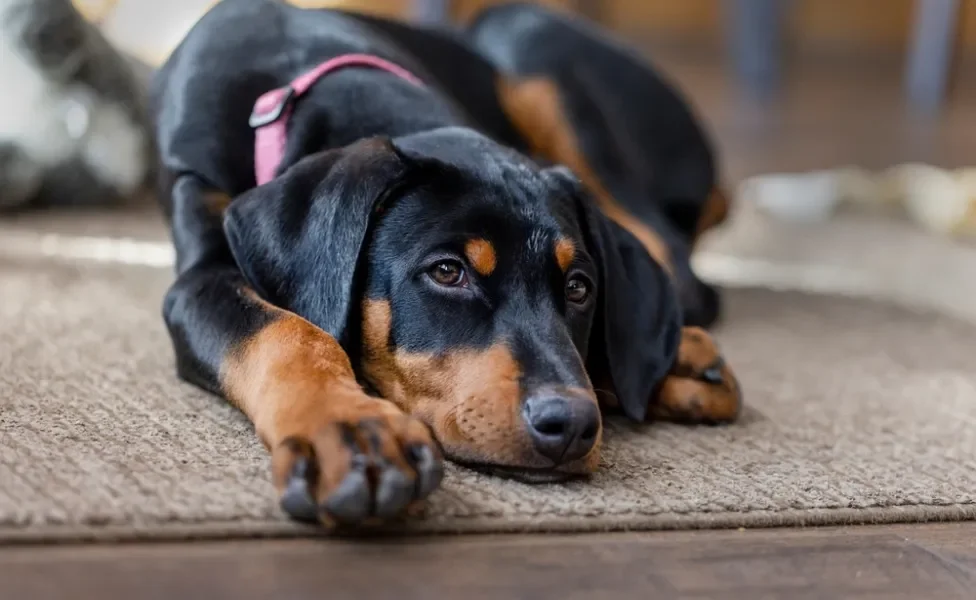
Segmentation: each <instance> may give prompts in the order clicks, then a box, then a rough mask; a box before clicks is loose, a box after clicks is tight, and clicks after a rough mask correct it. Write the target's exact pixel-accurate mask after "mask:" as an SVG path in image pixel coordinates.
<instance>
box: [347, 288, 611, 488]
mask: <svg viewBox="0 0 976 600" xmlns="http://www.w3.org/2000/svg"><path fill="white" fill-rule="evenodd" d="M391 319H392V317H391V313H390V304H389V302H387V301H383V300H367V301H365V302H364V304H363V331H364V336H363V337H364V340H363V343H364V364H363V369H364V373H365V375H366V377H367V379H369V381H370V383H371V384H372V385H373V386H375V387H376V388H377V390H378V391H379V392H380V394H381V395H382V396H383V397H384V398H388V399H389V400H392V401H393V402H394V403H396V404H397V405H398V406H399V407H400V408H401V409H403V410H404V411H405V412H407V413H408V414H410V415H413V416H415V417H417V418H419V419H420V420H421V421H423V422H425V423H426V424H427V425H428V426H429V427H430V428H431V429H432V430H433V432H434V436H435V437H436V438H437V439H438V440H439V441H440V443H441V445H442V447H443V448H444V451H445V453H446V454H447V455H448V456H449V457H451V458H454V459H456V460H464V461H472V462H481V463H491V464H496V465H507V466H516V467H546V466H548V461H547V460H546V459H544V458H542V457H540V456H538V455H537V454H536V452H535V451H534V449H533V447H532V441H531V439H530V438H529V436H528V434H527V432H526V430H525V425H524V423H523V421H522V416H521V389H520V387H519V376H520V369H519V366H518V364H517V363H516V361H515V359H514V358H513V357H512V354H511V351H510V350H509V348H508V347H507V346H506V345H505V344H504V343H498V344H495V345H493V346H491V347H490V348H488V349H486V350H482V351H476V350H460V351H455V352H452V353H450V354H448V355H445V356H433V355H428V354H420V353H411V352H406V351H403V350H397V349H391V348H390V347H389V335H390V331H391V327H392V322H391ZM585 393H586V395H587V397H589V398H591V399H592V398H593V393H592V392H591V391H585ZM594 402H595V399H594ZM598 463H599V441H598V442H597V444H596V445H595V446H594V449H593V450H592V451H591V452H590V453H589V455H587V456H586V457H584V458H583V459H581V460H579V461H574V462H573V463H569V464H566V465H563V466H561V467H560V468H559V469H558V470H560V471H563V472H567V473H588V472H592V471H593V470H595V469H596V467H597V465H598Z"/></svg>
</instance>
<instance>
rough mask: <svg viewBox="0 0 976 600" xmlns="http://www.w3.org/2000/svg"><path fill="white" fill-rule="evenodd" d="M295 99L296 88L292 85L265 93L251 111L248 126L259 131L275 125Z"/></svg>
mask: <svg viewBox="0 0 976 600" xmlns="http://www.w3.org/2000/svg"><path fill="white" fill-rule="evenodd" d="M294 98H295V88H293V87H291V86H290V85H287V86H285V87H280V88H278V89H276V90H271V91H270V92H265V93H264V94H262V95H261V97H260V98H258V99H257V101H256V102H255V103H254V110H252V111H251V116H250V118H248V120H247V124H248V125H250V126H251V128H252V129H259V128H261V127H264V126H265V125H270V124H272V123H274V122H275V121H277V120H278V119H280V118H281V115H283V114H284V112H285V109H287V108H288V106H289V105H290V104H291V102H292V100H294Z"/></svg>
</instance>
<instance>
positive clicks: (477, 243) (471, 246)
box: [464, 238, 498, 277]
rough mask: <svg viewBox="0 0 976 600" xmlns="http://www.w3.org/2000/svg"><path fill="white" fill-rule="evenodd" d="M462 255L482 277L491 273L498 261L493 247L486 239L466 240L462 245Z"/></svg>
mask: <svg viewBox="0 0 976 600" xmlns="http://www.w3.org/2000/svg"><path fill="white" fill-rule="evenodd" d="M464 255H465V256H466V257H467V258H468V262H470V263H471V266H472V267H474V270H475V271H477V272H478V274H479V275H482V276H484V277H487V276H489V275H491V274H492V273H493V272H494V271H495V266H496V265H497V263H498V258H497V257H496V255H495V247H494V246H492V245H491V242H489V241H488V240H484V239H480V238H478V239H473V240H468V242H467V243H466V244H465V245H464Z"/></svg>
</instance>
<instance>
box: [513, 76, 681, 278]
mask: <svg viewBox="0 0 976 600" xmlns="http://www.w3.org/2000/svg"><path fill="white" fill-rule="evenodd" d="M496 87H497V89H498V97H499V100H500V101H501V105H502V109H503V110H504V111H505V113H506V114H507V115H508V117H509V119H511V121H512V123H513V125H514V126H515V128H516V129H518V130H519V131H520V132H521V133H522V135H523V136H524V137H525V138H526V141H527V142H528V144H529V146H530V147H531V148H532V151H533V152H535V153H537V154H540V155H542V156H545V157H546V158H548V159H549V160H551V161H553V162H556V163H561V164H563V165H565V166H567V167H569V168H570V169H571V170H572V171H573V172H574V173H575V174H576V176H577V177H579V178H580V180H581V181H582V182H583V185H585V186H586V188H587V189H588V190H589V192H590V193H591V194H592V195H593V197H594V198H595V199H596V202H597V204H598V206H599V207H600V209H601V210H602V211H603V213H604V214H605V215H606V216H607V217H608V218H610V219H612V220H613V221H615V222H616V223H617V224H618V225H620V226H621V227H623V228H624V229H626V230H627V231H629V232H630V233H631V234H632V235H633V236H634V237H635V238H637V239H638V240H639V241H640V242H641V244H642V245H643V246H644V248H646V249H647V252H648V253H649V254H650V255H651V257H653V258H654V260H656V261H657V262H658V264H660V265H661V266H662V267H664V268H665V269H666V270H667V271H668V272H669V273H670V272H672V271H673V267H672V264H671V252H670V251H669V249H668V246H667V244H666V243H665V242H664V240H662V239H661V237H660V236H659V235H658V234H657V233H655V232H654V231H653V230H652V229H651V228H650V227H648V226H647V225H646V224H644V223H642V222H641V221H640V220H639V219H637V218H636V217H635V216H634V215H632V214H630V213H629V212H628V211H627V210H626V209H625V208H624V207H623V206H621V205H620V203H619V202H617V200H616V199H615V198H614V197H613V196H612V195H611V194H610V192H609V191H608V190H607V188H606V186H604V184H603V182H602V181H600V178H599V177H598V176H597V174H596V171H594V170H593V168H592V167H591V166H590V164H589V162H588V161H587V159H586V157H585V156H584V155H583V152H582V150H581V149H580V144H579V140H578V139H577V137H576V133H575V132H574V131H573V128H572V126H571V125H570V124H569V122H568V121H567V119H566V115H565V110H564V109H563V105H562V101H561V99H560V97H559V88H558V86H557V85H556V84H555V83H554V82H553V81H551V80H549V79H546V78H530V79H523V80H520V81H514V80H509V79H505V78H502V77H500V78H499V79H498V81H497V82H496Z"/></svg>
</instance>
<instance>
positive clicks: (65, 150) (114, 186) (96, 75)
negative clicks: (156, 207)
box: [0, 0, 155, 212]
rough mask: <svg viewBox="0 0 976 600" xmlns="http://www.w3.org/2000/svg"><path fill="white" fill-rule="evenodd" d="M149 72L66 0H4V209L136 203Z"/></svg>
mask: <svg viewBox="0 0 976 600" xmlns="http://www.w3.org/2000/svg"><path fill="white" fill-rule="evenodd" d="M146 71H147V69H146V68H145V67H144V65H141V64H140V63H139V62H138V61H135V60H134V59H129V58H127V57H126V56H124V55H123V54H122V53H121V52H119V51H118V50H116V49H115V48H113V47H112V46H111V45H110V44H109V42H108V41H107V40H106V39H105V38H104V36H102V34H101V33H100V32H99V30H98V28H97V27H95V26H94V25H92V24H90V23H88V22H87V21H85V18H84V17H83V16H82V15H81V14H80V13H79V12H78V11H77V10H76V9H75V7H74V5H73V4H72V3H71V1H70V0H0V77H2V79H3V81H4V92H3V94H2V95H0V211H2V212H7V211H14V210H24V209H30V208H37V207H44V206H55V205H56V206H65V205H71V206H93V205H118V204H121V203H125V202H129V201H131V200H133V199H137V198H139V197H141V196H142V195H143V192H145V191H147V190H148V188H149V186H150V185H151V181H152V179H153V174H152V172H151V168H152V166H153V164H154V163H155V159H154V158H153V157H152V149H153V142H152V140H151V135H150V132H151V130H152V127H151V124H150V120H149V115H148V114H147V110H146V100H147V99H146V98H145V95H146V94H145V88H146V82H147V79H148V76H147V73H146Z"/></svg>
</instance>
